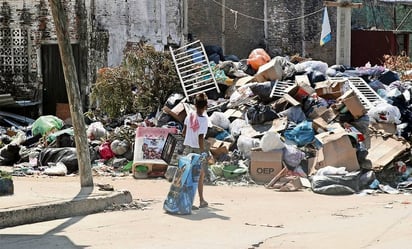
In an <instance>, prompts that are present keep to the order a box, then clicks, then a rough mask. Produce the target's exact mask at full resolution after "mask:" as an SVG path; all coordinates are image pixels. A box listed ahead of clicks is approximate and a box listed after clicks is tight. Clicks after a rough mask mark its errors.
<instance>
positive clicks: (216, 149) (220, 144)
mask: <svg viewBox="0 0 412 249" xmlns="http://www.w3.org/2000/svg"><path fill="white" fill-rule="evenodd" d="M207 141H208V142H209V144H210V153H212V155H213V156H214V157H215V158H216V159H217V158H219V156H221V155H222V154H228V153H229V150H230V147H231V145H232V144H231V143H229V142H225V141H221V140H218V139H215V138H208V139H207Z"/></svg>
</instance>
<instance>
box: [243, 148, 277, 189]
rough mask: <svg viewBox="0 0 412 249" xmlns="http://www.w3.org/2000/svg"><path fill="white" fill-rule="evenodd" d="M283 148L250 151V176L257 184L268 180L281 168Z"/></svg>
mask: <svg viewBox="0 0 412 249" xmlns="http://www.w3.org/2000/svg"><path fill="white" fill-rule="evenodd" d="M282 155H283V150H275V151H270V152H263V151H252V152H251V156H250V159H251V162H250V177H251V178H252V179H253V180H254V181H255V182H256V183H258V184H265V183H268V182H270V180H272V178H273V177H275V176H276V175H277V174H278V173H279V172H280V171H281V170H282V168H283V165H282Z"/></svg>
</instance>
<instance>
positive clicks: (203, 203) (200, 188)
mask: <svg viewBox="0 0 412 249" xmlns="http://www.w3.org/2000/svg"><path fill="white" fill-rule="evenodd" d="M204 179H205V171H204V169H202V170H200V175H199V183H198V184H199V185H198V187H197V190H198V192H199V199H200V205H199V207H200V208H202V207H207V205H208V203H207V201H205V198H204V197H203V181H204Z"/></svg>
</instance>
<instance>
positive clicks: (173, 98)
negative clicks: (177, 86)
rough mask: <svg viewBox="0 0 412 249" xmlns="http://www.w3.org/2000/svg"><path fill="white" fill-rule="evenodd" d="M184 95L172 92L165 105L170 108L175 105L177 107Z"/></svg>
mask: <svg viewBox="0 0 412 249" xmlns="http://www.w3.org/2000/svg"><path fill="white" fill-rule="evenodd" d="M184 97H185V96H184V95H183V94H181V93H172V94H171V95H170V96H169V97H168V98H167V100H166V103H165V106H167V107H169V108H170V109H172V108H173V107H175V106H176V105H177V104H179V103H180V101H182V99H184Z"/></svg>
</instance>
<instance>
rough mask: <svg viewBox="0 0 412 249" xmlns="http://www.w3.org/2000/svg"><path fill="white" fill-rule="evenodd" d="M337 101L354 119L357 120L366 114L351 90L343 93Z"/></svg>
mask: <svg viewBox="0 0 412 249" xmlns="http://www.w3.org/2000/svg"><path fill="white" fill-rule="evenodd" d="M338 101H341V102H342V103H343V104H344V105H345V106H346V108H348V110H349V112H350V113H351V114H352V116H353V117H354V118H355V119H358V118H360V117H362V116H363V115H365V114H366V112H367V111H366V108H365V107H364V106H363V105H362V102H361V101H360V99H359V98H358V96H357V95H356V94H355V92H354V91H353V90H349V91H347V92H345V94H344V95H342V96H341V97H339V98H338Z"/></svg>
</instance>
